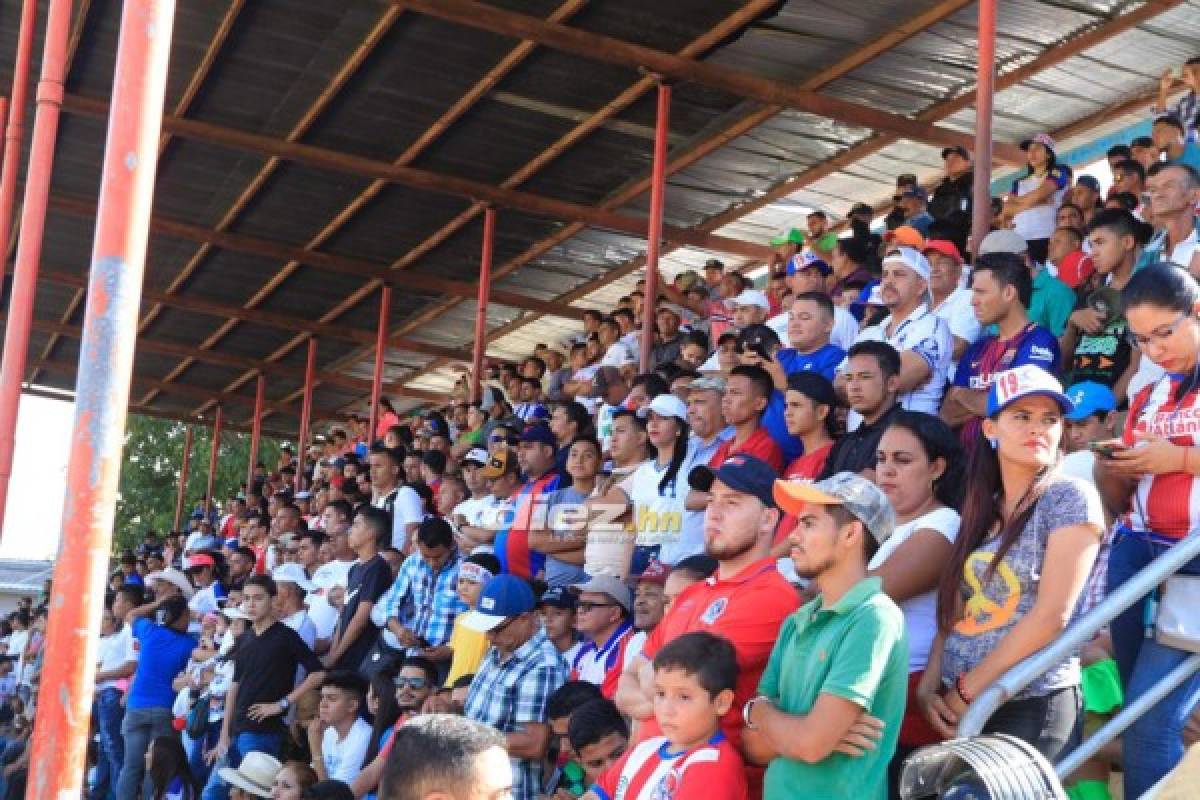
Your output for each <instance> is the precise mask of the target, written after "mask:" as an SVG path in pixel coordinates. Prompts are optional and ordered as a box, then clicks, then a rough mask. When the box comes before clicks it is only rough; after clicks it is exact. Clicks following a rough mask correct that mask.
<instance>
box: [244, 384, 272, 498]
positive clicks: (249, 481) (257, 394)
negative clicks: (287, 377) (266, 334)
mask: <svg viewBox="0 0 1200 800" xmlns="http://www.w3.org/2000/svg"><path fill="white" fill-rule="evenodd" d="M266 392H267V378H266V376H265V375H263V374H262V373H261V372H260V373H258V385H257V386H256V387H255V389H254V419H253V421H252V422H251V423H250V462H249V463H248V464H247V465H246V497H249V496H250V490H251V489H253V488H254V465H255V464H257V463H258V440H259V439H260V438H262V412H263V403H264V402H265V400H266Z"/></svg>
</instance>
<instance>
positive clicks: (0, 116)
mask: <svg viewBox="0 0 1200 800" xmlns="http://www.w3.org/2000/svg"><path fill="white" fill-rule="evenodd" d="M7 124H8V98H7V97H0V128H3V127H4V126H5V125H7ZM5 144H7V143H5ZM7 149H8V148H7V147H0V159H3V155H2V153H3V151H5V150H7ZM3 180H4V179H3V178H2V177H0V183H3ZM0 252H4V253H7V252H8V251H7V250H0Z"/></svg>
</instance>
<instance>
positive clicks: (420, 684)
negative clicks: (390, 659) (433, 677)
mask: <svg viewBox="0 0 1200 800" xmlns="http://www.w3.org/2000/svg"><path fill="white" fill-rule="evenodd" d="M392 683H393V685H394V686H395V687H396V688H397V689H403V688H404V687H405V686H407V687H408V688H410V689H424V688H425V685H426V681H425V678H423V677H420V676H418V677H415V678H406V677H404V676H403V675H397V676H396V679H395V680H394V681H392Z"/></svg>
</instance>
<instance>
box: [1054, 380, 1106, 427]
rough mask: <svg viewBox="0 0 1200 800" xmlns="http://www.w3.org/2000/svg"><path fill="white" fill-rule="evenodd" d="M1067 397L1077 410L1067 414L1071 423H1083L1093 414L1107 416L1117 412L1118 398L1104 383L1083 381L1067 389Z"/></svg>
mask: <svg viewBox="0 0 1200 800" xmlns="http://www.w3.org/2000/svg"><path fill="white" fill-rule="evenodd" d="M1066 394H1067V397H1068V398H1069V399H1070V401H1071V402H1072V403H1073V404H1074V405H1075V410H1074V411H1072V412H1071V413H1069V414H1067V419H1069V420H1070V421H1071V422H1082V421H1083V420H1085V419H1087V418H1088V417H1090V416H1091V415H1092V414H1107V413H1108V412H1110V411H1116V410H1117V398H1116V396H1115V395H1114V394H1113V393H1112V389H1110V388H1108V387H1107V386H1105V385H1104V384H1103V383H1096V382H1095V381H1081V382H1080V383H1077V384H1075V385H1074V386H1072V387H1071V388H1069V389H1067V392H1066Z"/></svg>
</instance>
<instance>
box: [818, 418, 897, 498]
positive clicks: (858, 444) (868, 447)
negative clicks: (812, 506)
mask: <svg viewBox="0 0 1200 800" xmlns="http://www.w3.org/2000/svg"><path fill="white" fill-rule="evenodd" d="M899 409H900V404H899V403H897V404H896V405H893V406H892V407H891V408H890V409H888V411H887V413H886V414H884V415H883V416H882V417H880V418H879V420H878V421H877V422H875V424H873V425H868V424H867V423H866V422H863V423H862V424H861V425H859V426H858V428H856V429H855V430H854V431H853V432H852V433H847V434H846V435H845V436H843V437H842V438H841V439H838V440H837V441H836V442H834V445H833V449H832V450H830V451H829V458H827V459H826V460H825V469H824V470H823V471H822V472H821V480H824V479H825V478H828V477H830V476H832V475H836V474H837V473H839V472H853V473H855V474H858V473H859V472H862V471H863V470H864V469H875V451H876V449H878V447H879V440H880V439H882V438H883V432H884V431H885V430H887V426H888V425H889V424H890V423H891V421H892V417H894V416H895V415H896V412H897V411H898V410H899Z"/></svg>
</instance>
